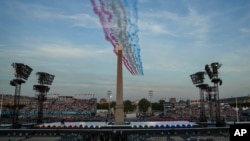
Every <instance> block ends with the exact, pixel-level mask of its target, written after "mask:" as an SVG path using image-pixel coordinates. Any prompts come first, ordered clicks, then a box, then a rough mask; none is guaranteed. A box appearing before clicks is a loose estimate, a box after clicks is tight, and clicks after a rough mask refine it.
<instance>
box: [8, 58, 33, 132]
mask: <svg viewBox="0 0 250 141" xmlns="http://www.w3.org/2000/svg"><path fill="white" fill-rule="evenodd" d="M12 67H13V68H14V69H15V79H13V80H11V81H10V85H11V86H14V87H15V95H14V106H13V113H12V115H13V116H12V128H19V124H18V115H19V102H20V93H21V84H22V83H25V80H27V79H28V77H29V76H30V74H31V72H32V68H30V67H29V66H28V65H25V64H22V63H12Z"/></svg>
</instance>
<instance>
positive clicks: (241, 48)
mask: <svg viewBox="0 0 250 141" xmlns="http://www.w3.org/2000/svg"><path fill="white" fill-rule="evenodd" d="M137 7H138V27H139V32H138V35H139V45H140V48H141V60H142V66H143V71H144V75H143V76H133V75H131V74H130V72H128V70H127V69H126V68H125V67H123V80H124V81H123V83H124V86H123V89H124V92H123V95H124V100H126V99H130V100H133V101H134V100H140V99H142V98H149V91H150V90H152V91H153V96H152V101H158V100H160V99H162V98H167V99H168V98H170V97H175V98H177V99H179V98H181V99H198V98H199V89H198V88H196V87H195V86H194V85H193V84H192V81H191V79H190V75H191V74H193V73H196V72H198V71H205V70H204V68H205V65H206V64H211V63H213V62H219V63H221V64H222V66H221V68H220V69H219V77H220V78H221V79H222V81H223V84H222V85H221V86H220V87H219V92H220V98H229V97H233V96H245V95H248V94H249V93H250V88H249V83H250V77H248V74H249V73H250V65H249V64H250V42H249V37H250V24H249V23H250V2H249V1H247V0H242V1H234V0H221V1H217V0H210V1H195V0H176V1H170V0H158V1H150V0H138V6H137ZM0 18H1V20H0V31H1V32H0V60H1V61H0V66H1V67H0V93H3V94H13V93H14V91H15V89H14V87H13V86H11V85H10V84H9V82H10V81H11V80H12V79H13V78H14V69H13V68H12V66H11V64H12V63H14V62H17V63H24V64H26V65H28V66H30V67H31V68H32V69H33V71H32V73H31V75H30V77H29V78H28V80H27V81H26V83H24V84H22V88H21V95H24V96H34V95H35V94H36V92H35V91H34V90H33V85H35V84H37V76H36V72H47V73H50V74H53V75H55V79H54V81H53V83H52V85H51V86H50V91H49V94H53V93H59V94H60V95H68V96H74V95H76V94H87V93H93V94H95V97H97V98H106V97H107V93H108V91H109V90H110V91H112V101H113V100H114V99H115V95H116V94H115V92H116V64H117V62H116V61H117V58H116V56H115V54H114V53H113V47H112V46H111V44H110V43H109V42H108V41H106V40H105V37H104V33H103V30H102V27H101V25H100V22H99V18H98V16H97V15H96V14H95V13H94V12H93V7H92V5H91V2H90V0H75V1H73V2H70V1H67V0H61V1H50V0H44V1H29V0H24V1H18V0H13V1H9V0H1V1H0ZM205 83H207V84H209V85H213V84H212V83H211V82H210V80H209V78H208V76H206V79H205Z"/></svg>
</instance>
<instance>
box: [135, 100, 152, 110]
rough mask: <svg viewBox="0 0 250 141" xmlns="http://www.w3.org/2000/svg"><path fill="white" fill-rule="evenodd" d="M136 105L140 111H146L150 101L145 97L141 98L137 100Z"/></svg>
mask: <svg viewBox="0 0 250 141" xmlns="http://www.w3.org/2000/svg"><path fill="white" fill-rule="evenodd" d="M138 105H139V109H140V111H142V112H146V111H147V110H148V107H149V106H150V102H149V101H148V100H147V99H146V98H143V99H141V100H140V101H139V103H138Z"/></svg>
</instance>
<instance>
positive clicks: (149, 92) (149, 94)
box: [148, 90, 153, 116]
mask: <svg viewBox="0 0 250 141" xmlns="http://www.w3.org/2000/svg"><path fill="white" fill-rule="evenodd" d="M148 96H149V100H150V106H149V114H150V116H151V115H152V97H153V91H152V90H149V91H148Z"/></svg>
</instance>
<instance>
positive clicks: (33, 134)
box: [0, 127, 229, 141]
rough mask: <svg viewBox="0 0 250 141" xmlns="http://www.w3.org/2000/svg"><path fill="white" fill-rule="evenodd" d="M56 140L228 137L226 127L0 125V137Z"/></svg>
mask: <svg viewBox="0 0 250 141" xmlns="http://www.w3.org/2000/svg"><path fill="white" fill-rule="evenodd" d="M37 138H40V139H42V138H44V139H47V140H54V141H55V140H57V141H217V140H218V141H229V127H211V128H209V127H207V128H172V129H170V128H167V129H166V128H150V129H148V128H145V129H143V128H138V129H134V128H133V129H131V128H130V129H126V128H122V127H110V128H108V129H100V128H99V129H96V128H88V129H85V128H82V129H0V140H1V141H4V140H6V141H10V140H25V141H26V140H27V141H32V140H36V139H37Z"/></svg>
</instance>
